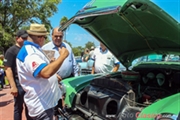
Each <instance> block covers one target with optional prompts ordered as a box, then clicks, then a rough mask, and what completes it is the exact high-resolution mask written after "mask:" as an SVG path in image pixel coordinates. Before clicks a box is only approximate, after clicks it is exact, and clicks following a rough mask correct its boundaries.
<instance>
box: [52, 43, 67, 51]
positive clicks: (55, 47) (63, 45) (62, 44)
mask: <svg viewBox="0 0 180 120" xmlns="http://www.w3.org/2000/svg"><path fill="white" fill-rule="evenodd" d="M53 45H54V47H53V49H56V50H58V48H59V47H57V46H56V45H55V44H54V43H53ZM62 47H65V48H66V45H65V44H64V43H63V42H62V43H61V45H60V48H62Z"/></svg>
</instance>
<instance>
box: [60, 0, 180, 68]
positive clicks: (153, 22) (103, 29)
mask: <svg viewBox="0 0 180 120" xmlns="http://www.w3.org/2000/svg"><path fill="white" fill-rule="evenodd" d="M72 23H74V24H78V25H79V26H81V27H82V28H84V29H85V30H87V31H88V32H89V33H91V34H92V35H93V36H94V37H95V38H97V40H99V41H100V42H102V43H103V44H104V45H105V46H106V47H107V48H108V49H109V50H110V51H111V52H112V53H113V54H114V55H115V56H116V57H117V59H118V60H119V61H120V62H121V63H122V64H123V65H124V66H126V67H129V66H131V63H132V61H133V60H134V59H136V58H138V57H141V56H145V55H148V54H179V51H180V24H179V23H178V22H177V21H176V20H174V19H173V18H172V17H171V16H170V15H168V14H167V13H166V12H165V11H163V10H162V9H161V8H160V7H158V6H157V5H156V4H154V3H153V2H151V1H149V0H111V1H109V0H92V1H91V2H89V3H88V4H87V5H86V6H85V7H84V8H83V9H82V10H80V11H79V12H78V13H77V14H76V15H75V16H74V17H72V18H71V19H70V20H69V21H68V22H67V23H66V24H65V25H63V26H61V27H60V30H64V29H66V28H67V27H68V26H69V25H70V24H72Z"/></svg>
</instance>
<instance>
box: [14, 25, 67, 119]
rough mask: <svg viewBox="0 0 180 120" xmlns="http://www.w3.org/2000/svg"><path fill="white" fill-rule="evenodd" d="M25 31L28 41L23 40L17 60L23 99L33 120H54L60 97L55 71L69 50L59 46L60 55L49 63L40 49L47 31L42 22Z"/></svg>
mask: <svg viewBox="0 0 180 120" xmlns="http://www.w3.org/2000/svg"><path fill="white" fill-rule="evenodd" d="M27 32H28V34H29V37H28V40H27V41H25V42H24V45H23V47H22V48H21V50H20V51H19V53H18V55H17V59H16V63H17V70H18V73H19V74H18V77H19V81H20V84H21V86H22V88H23V89H24V91H25V92H26V93H25V95H24V101H25V103H26V105H27V107H28V110H29V115H30V116H31V117H32V118H33V119H34V120H53V114H54V112H53V111H54V110H53V109H54V107H55V106H56V105H57V102H58V100H59V99H60V97H61V91H60V89H59V85H58V78H57V76H56V74H55V73H56V72H57V70H58V69H59V68H60V66H61V65H62V63H63V61H64V60H65V59H66V57H67V56H68V55H69V52H68V50H67V49H66V48H64V47H62V48H59V49H58V50H59V53H60V54H61V56H60V57H58V58H57V59H56V60H55V61H53V62H50V60H49V59H48V57H47V56H46V55H45V53H44V52H43V51H42V50H41V47H42V46H43V45H44V41H45V38H46V35H47V34H48V33H47V30H46V28H45V27H44V25H41V24H31V25H30V30H27Z"/></svg>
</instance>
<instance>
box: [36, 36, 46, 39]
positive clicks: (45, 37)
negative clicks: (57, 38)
mask: <svg viewBox="0 0 180 120" xmlns="http://www.w3.org/2000/svg"><path fill="white" fill-rule="evenodd" d="M37 37H38V38H42V37H43V38H44V39H46V38H47V37H46V36H37Z"/></svg>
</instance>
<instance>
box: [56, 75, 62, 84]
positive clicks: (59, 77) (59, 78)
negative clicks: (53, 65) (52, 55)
mask: <svg viewBox="0 0 180 120" xmlns="http://www.w3.org/2000/svg"><path fill="white" fill-rule="evenodd" d="M56 76H57V78H58V83H59V82H60V81H61V80H62V78H61V76H60V75H58V74H56Z"/></svg>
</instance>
